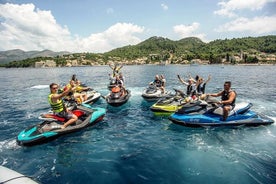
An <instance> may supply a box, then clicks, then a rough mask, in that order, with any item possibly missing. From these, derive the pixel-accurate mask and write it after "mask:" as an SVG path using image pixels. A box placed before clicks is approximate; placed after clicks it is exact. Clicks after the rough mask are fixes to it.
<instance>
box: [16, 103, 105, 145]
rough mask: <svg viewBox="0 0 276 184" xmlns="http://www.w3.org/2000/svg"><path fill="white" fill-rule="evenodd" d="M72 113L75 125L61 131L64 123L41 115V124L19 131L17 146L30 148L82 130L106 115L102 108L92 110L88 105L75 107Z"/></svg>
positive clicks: (63, 119) (51, 116)
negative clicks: (74, 116) (75, 119)
mask: <svg viewBox="0 0 276 184" xmlns="http://www.w3.org/2000/svg"><path fill="white" fill-rule="evenodd" d="M72 112H73V113H74V114H75V115H76V116H78V120H77V121H76V123H74V124H72V125H69V126H67V127H66V128H64V129H61V126H62V124H63V123H64V122H65V121H66V119H65V118H61V117H59V116H56V115H54V114H43V115H41V117H40V119H41V120H42V122H41V123H39V124H37V125H33V126H31V127H29V128H26V129H25V130H23V131H21V132H20V133H19V135H18V136H17V143H18V144H19V145H24V146H31V145H36V144H41V143H44V142H47V141H49V140H52V139H55V138H57V137H58V136H61V135H64V134H68V133H71V132H75V131H78V130H81V129H84V128H86V127H88V126H90V125H94V124H96V123H97V122H99V121H101V120H102V119H103V117H104V115H105V114H106V110H105V109H103V108H93V107H92V106H90V105H88V104H83V105H82V106H77V107H76V108H75V109H73V110H72Z"/></svg>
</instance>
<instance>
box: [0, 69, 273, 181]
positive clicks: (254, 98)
mask: <svg viewBox="0 0 276 184" xmlns="http://www.w3.org/2000/svg"><path fill="white" fill-rule="evenodd" d="M275 69H276V67H275V66H272V65H270V66H228V65H207V66H200V65H199V66H188V65H166V66H153V65H152V66H151V65H150V66H146V65H142V66H124V67H123V68H122V72H123V74H124V76H125V77H126V88H127V89H130V90H131V97H130V99H129V101H128V102H127V103H126V104H124V105H123V106H121V107H111V106H109V105H107V103H106V102H105V100H104V99H100V100H99V101H97V102H96V103H95V104H94V106H95V107H103V108H106V109H107V114H106V116H105V118H104V120H103V121H102V122H100V123H99V124H97V125H95V126H92V127H88V128H86V129H84V130H81V131H79V132H76V133H72V134H68V135H65V136H62V137H59V138H57V139H55V140H53V141H51V142H48V143H46V144H42V145H37V146H33V147H22V146H19V145H17V144H16V136H17V135H18V134H19V132H20V131H22V130H23V129H25V128H27V127H29V126H31V125H34V124H37V123H39V120H38V116H39V115H40V114H41V113H45V112H47V111H48V110H49V104H48V102H47V95H48V94H49V84H50V83H52V82H55V83H58V84H66V83H68V82H69V80H70V77H71V76H72V75H73V74H76V75H77V78H78V79H79V80H81V81H82V82H83V83H85V84H86V85H88V86H90V87H92V88H94V89H95V90H97V91H99V92H100V93H101V94H102V95H107V94H108V89H107V85H108V82H109V81H108V74H109V73H111V69H110V68H109V67H108V66H93V67H71V68H36V69H35V68H19V69H15V68H13V69H3V68H2V69H0V86H1V88H0V96H1V98H0V130H1V133H0V164H1V165H4V166H6V167H8V168H10V169H13V170H16V171H17V172H20V173H22V174H24V175H27V176H30V177H32V178H33V179H34V180H36V181H38V182H40V183H47V184H51V183H72V184H75V183H112V184H114V183H120V184H123V183H139V184H140V183H151V184H152V183H233V184H234V183H235V184H236V183H250V184H252V183H275V181H276V144H275V143H276V127H275V126H276V124H272V125H268V126H259V127H228V128H222V127H220V128H188V127H183V126H180V125H175V124H172V123H171V122H170V121H169V120H168V118H167V116H165V115H164V116H162V115H158V116H156V115H155V114H153V113H152V112H151V111H150V106H151V105H152V103H151V102H147V101H145V100H144V99H143V98H142V97H141V94H142V91H143V90H144V89H145V88H146V87H147V85H148V83H149V82H151V81H152V80H153V79H154V76H155V74H163V75H165V77H166V80H167V83H166V89H167V90H170V91H173V88H177V89H182V90H185V88H186V87H185V86H183V85H182V84H181V83H180V82H179V81H178V79H177V74H179V75H180V76H182V77H183V78H187V77H188V76H189V75H191V76H193V77H195V76H196V75H200V76H202V77H203V78H205V79H207V78H208V75H211V81H210V82H209V83H208V84H207V86H206V92H207V93H211V92H212V93H215V92H218V91H220V90H221V89H222V88H223V83H224V81H226V80H230V81H232V87H233V89H235V91H236V92H237V94H238V96H237V102H244V101H245V102H252V103H253V105H254V106H253V107H252V110H254V111H256V112H259V113H263V114H266V115H268V116H270V117H272V118H273V119H274V120H275V119H276V99H275V98H276V94H275V92H276V91H275V87H276V77H275Z"/></svg>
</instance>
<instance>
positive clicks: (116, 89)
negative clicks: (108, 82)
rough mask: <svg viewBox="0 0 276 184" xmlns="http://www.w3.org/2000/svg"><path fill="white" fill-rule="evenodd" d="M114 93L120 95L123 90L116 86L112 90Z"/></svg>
mask: <svg viewBox="0 0 276 184" xmlns="http://www.w3.org/2000/svg"><path fill="white" fill-rule="evenodd" d="M111 91H112V93H118V92H120V91H121V88H120V87H119V86H115V87H113V88H112V89H111Z"/></svg>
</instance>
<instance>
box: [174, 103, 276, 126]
mask: <svg viewBox="0 0 276 184" xmlns="http://www.w3.org/2000/svg"><path fill="white" fill-rule="evenodd" d="M252 106H253V104H252V103H237V104H236V105H235V107H234V109H233V110H232V111H230V113H229V115H228V118H227V119H226V120H225V121H223V120H222V114H223V109H222V107H218V106H217V105H215V104H213V105H210V104H207V103H204V102H200V101H198V102H196V103H195V104H190V103H189V104H187V105H184V106H183V107H182V108H181V109H180V110H178V111H177V112H175V113H174V114H172V115H171V116H170V117H169V120H171V121H172V122H173V123H176V124H179V125H183V126H188V127H209V126H240V125H245V126H258V125H268V124H272V123H274V120H273V119H271V118H269V117H267V116H265V115H263V114H258V113H256V112H254V111H252V110H251V109H250V108H251V107H252Z"/></svg>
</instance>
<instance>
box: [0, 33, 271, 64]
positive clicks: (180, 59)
mask: <svg viewBox="0 0 276 184" xmlns="http://www.w3.org/2000/svg"><path fill="white" fill-rule="evenodd" d="M7 53H8V52H1V53H0V66H2V67H35V68H41V67H76V66H98V65H108V64H110V63H113V62H116V63H120V64H123V65H144V64H153V65H167V64H190V65H202V64H255V65H256V64H257V65H259V64H275V63H276V36H273V35H272V36H262V37H246V38H233V39H225V40H215V41H212V42H209V43H204V42H203V41H201V40H200V39H199V38H196V37H189V38H184V39H181V40H178V41H172V40H170V39H167V38H163V37H156V36H155V37H151V38H149V39H147V40H145V41H143V42H141V43H139V44H137V45H129V46H125V47H121V48H117V49H114V50H111V51H109V52H106V53H89V52H85V53H69V52H54V51H49V50H45V51H41V52H38V53H35V52H34V51H32V52H31V53H32V54H33V55H31V54H30V53H29V52H24V51H21V50H19V51H14V52H10V53H8V54H7ZM17 53H18V54H17ZM34 53H35V54H34ZM20 54H25V58H24V57H20ZM14 55H16V57H15V58H12V57H10V58H8V57H9V56H14ZM26 56H27V57H26ZM5 57H6V58H5ZM4 59H6V63H4V64H3V62H2V61H1V60H4ZM8 60H10V61H8Z"/></svg>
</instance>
